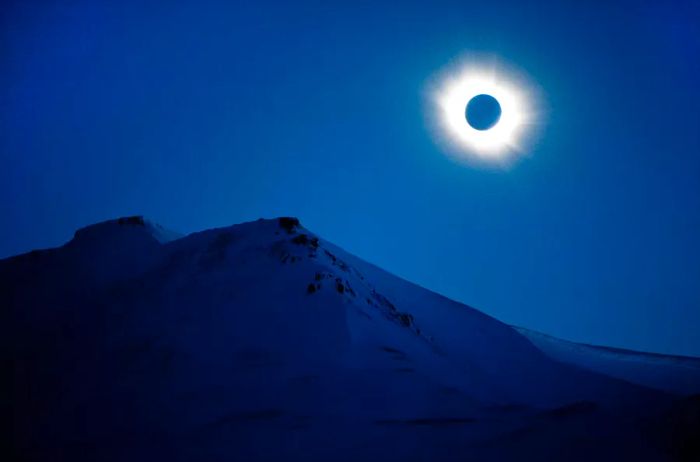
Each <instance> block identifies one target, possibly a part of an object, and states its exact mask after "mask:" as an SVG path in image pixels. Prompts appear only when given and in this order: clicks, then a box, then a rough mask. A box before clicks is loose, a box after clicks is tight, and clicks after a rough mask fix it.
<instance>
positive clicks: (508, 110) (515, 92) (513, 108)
mask: <svg viewBox="0 0 700 462" xmlns="http://www.w3.org/2000/svg"><path fill="white" fill-rule="evenodd" d="M534 93H535V92H534V91H533V90H531V86H530V85H529V84H527V83H526V82H525V81H524V79H523V78H522V77H520V76H519V74H517V73H515V72H513V71H508V70H506V69H505V68H504V67H503V66H502V65H499V66H497V65H494V64H493V63H491V64H489V65H485V64H483V63H480V62H478V60H465V61H462V62H460V63H459V65H454V66H451V67H450V68H448V69H447V70H446V71H443V72H442V73H441V74H440V75H439V76H438V77H437V78H436V79H435V81H434V82H433V83H432V85H431V88H430V105H431V114H432V119H433V121H434V123H433V125H434V127H433V131H434V132H435V135H436V136H437V138H438V139H439V141H440V142H441V144H442V145H443V146H445V147H446V149H447V151H448V152H449V153H450V154H451V155H453V156H454V157H455V158H457V159H458V160H479V161H485V162H497V163H504V162H508V161H512V160H513V158H514V157H517V156H518V155H519V154H524V153H525V151H526V149H527V148H528V146H529V143H530V142H531V140H532V136H531V135H532V132H533V128H534V126H535V125H536V124H537V123H538V120H539V116H538V115H537V111H536V110H535V96H534ZM479 98H483V99H484V100H486V99H487V98H490V99H491V100H495V102H489V103H490V104H495V105H496V106H498V110H500V113H499V114H498V115H497V117H495V116H493V118H494V120H495V121H493V122H492V123H489V124H487V125H484V126H479V125H478V124H476V123H473V122H470V120H468V119H469V114H468V112H467V113H466V114H465V111H468V109H469V108H468V106H469V105H472V104H473V101H474V100H478V99H479Z"/></svg>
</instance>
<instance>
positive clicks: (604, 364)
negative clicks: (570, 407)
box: [515, 327, 700, 395]
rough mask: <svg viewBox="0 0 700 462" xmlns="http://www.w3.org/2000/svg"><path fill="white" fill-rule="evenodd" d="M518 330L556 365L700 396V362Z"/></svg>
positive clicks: (681, 357) (671, 391)
mask: <svg viewBox="0 0 700 462" xmlns="http://www.w3.org/2000/svg"><path fill="white" fill-rule="evenodd" d="M515 329H516V330H517V331H518V332H520V333H521V334H523V335H524V336H525V337H527V338H528V339H529V340H530V341H531V342H532V343H533V344H534V345H535V346H536V347H538V348H539V349H540V350H542V351H543V352H544V353H545V354H546V355H548V356H549V357H551V358H552V359H554V360H556V361H560V362H563V363H567V364H572V365H575V366H578V367H581V368H584V369H588V370H591V371H595V372H600V373H603V374H606V375H609V376H611V377H617V378H619V379H623V380H627V381H629V382H632V383H636V384H639V385H643V386H646V387H650V388H656V389H659V390H665V391H668V392H670V393H676V394H680V395H692V394H696V393H698V392H700V390H698V384H700V358H692V357H688V356H673V355H661V354H656V353H643V352H640V351H632V350H625V349H621V348H610V347H602V346H594V345H587V344H583V343H575V342H568V341H566V340H561V339H557V338H554V337H551V336H549V335H546V334H542V333H540V332H535V331H533V330H529V329H525V328H522V327H515Z"/></svg>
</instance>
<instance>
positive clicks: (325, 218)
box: [0, 1, 700, 355]
mask: <svg viewBox="0 0 700 462" xmlns="http://www.w3.org/2000/svg"><path fill="white" fill-rule="evenodd" d="M141 3H142V2H133V3H130V2H122V1H119V2H117V1H114V2H94V1H84V2H83V1H70V2H68V1H65V2H32V1H22V2H16V3H14V4H12V3H8V2H3V7H2V8H0V104H1V105H2V111H0V216H2V226H0V257H4V256H9V255H12V254H16V253H20V252H25V251H28V250H30V249H33V248H40V247H48V246H56V245H59V244H61V243H63V242H65V241H66V240H68V239H69V238H70V237H71V235H72V233H73V231H74V230H75V229H76V228H78V227H80V226H83V225H86V224H89V223H92V222H96V221H100V220H104V219H108V218H113V217H116V216H121V215H127V214H144V215H147V216H149V217H151V218H152V219H154V220H155V221H158V222H160V223H161V224H163V225H165V226H167V227H171V228H174V229H177V230H180V231H183V232H191V231H197V230H201V229H204V228H210V227H214V226H223V225H228V224H233V223H237V222H240V221H246V220H251V219H256V218H258V217H260V216H265V217H272V216H277V215H296V216H298V217H300V219H301V220H302V223H303V224H305V225H306V226H307V227H308V228H310V229H312V230H313V231H316V232H317V233H319V234H320V235H322V236H323V237H325V238H327V239H329V240H331V241H333V242H335V243H337V244H339V245H341V246H343V247H345V248H346V249H347V250H349V251H351V252H353V253H355V254H357V255H359V256H361V257H364V258H366V259H367V260H369V261H372V262H374V263H376V264H378V265H379V266H382V267H384V268H386V269H388V270H390V271H392V272H394V273H396V274H398V275H400V276H403V277H405V278H407V279H409V280H411V281H414V282H417V283H419V284H421V285H423V286H425V287H428V288H430V289H433V290H435V291H437V292H440V293H443V294H445V295H447V296H450V297H452V298H455V299H457V300H460V301H463V302H466V303H468V304H471V305H473V306H475V307H477V308H479V309H481V310H483V311H485V312H486V313H489V314H491V315H493V316H496V317H497V318H499V319H501V320H503V321H506V322H509V323H514V324H518V325H522V326H526V327H530V328H534V329H538V330H541V331H544V332H547V333H550V334H553V335H556V336H560V337H564V338H568V339H572V340H577V341H586V342H593V343H600V344H607V345H613V346H620V347H628V348H635V349H643V350H654V351H660V352H668V353H680V354H695V355H700V334H699V333H700V238H699V237H698V236H700V84H699V83H698V82H700V28H698V24H699V23H700V7H698V6H693V3H694V2H690V1H689V2H674V1H653V2H614V1H613V2H552V3H549V4H547V3H541V2H523V1H513V2H510V3H504V2H487V1H478V2H466V1H462V2H440V1H430V2H409V1H402V2H396V3H382V2H379V1H372V2H357V1H353V2H347V3H346V4H341V3H335V2H324V1H318V2H306V3H304V2H281V3H278V4H272V3H264V2H259V1H251V2H228V4H225V3H223V2H222V3H220V4H215V3H207V2H201V1H200V2H189V3H177V2H167V3H168V4H169V5H168V6H165V4H163V5H157V4H156V5H153V4H151V5H150V6H144V5H142V4H141ZM143 3H145V2H143ZM566 3H570V4H571V5H568V6H567V5H566ZM574 3H576V4H577V5H576V6H572V5H573V4H574ZM695 3H697V2H695ZM465 52H483V53H489V54H493V55H496V56H498V57H499V58H500V59H502V60H503V61H504V62H506V63H508V64H510V65H513V66H515V67H518V68H520V69H522V70H524V71H525V72H526V73H527V74H528V75H529V77H530V79H532V80H533V81H534V82H536V83H537V84H538V85H539V86H540V88H541V89H542V91H543V93H544V95H545V98H546V103H547V105H548V107H549V109H550V111H549V116H548V119H547V122H548V123H547V125H546V127H545V128H544V131H543V133H542V136H541V137H540V139H539V143H538V144H537V145H536V146H534V147H533V149H532V150H531V152H530V153H529V154H530V155H529V157H528V158H526V159H524V160H522V161H521V162H518V163H517V164H515V165H514V166H513V167H512V168H510V169H509V170H497V169H483V168H473V167H465V166H462V165H458V164H456V163H454V162H452V161H450V160H449V158H448V157H446V156H445V155H444V154H443V153H442V152H441V151H440V149H439V148H438V146H436V144H435V143H434V140H433V138H432V137H431V134H430V132H429V130H428V128H427V127H426V124H425V111H424V109H425V107H424V100H423V97H424V89H425V85H426V82H427V81H428V79H429V78H430V77H431V76H432V75H433V74H434V73H435V72H436V71H439V70H440V69H441V68H443V67H444V66H445V65H446V64H447V63H448V62H449V61H450V60H452V59H454V58H457V57H459V56H460V55H461V54H463V53H465Z"/></svg>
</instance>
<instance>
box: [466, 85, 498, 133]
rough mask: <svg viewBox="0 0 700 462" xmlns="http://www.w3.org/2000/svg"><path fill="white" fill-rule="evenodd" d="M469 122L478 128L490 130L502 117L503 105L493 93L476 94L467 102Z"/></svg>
mask: <svg viewBox="0 0 700 462" xmlns="http://www.w3.org/2000/svg"><path fill="white" fill-rule="evenodd" d="M465 116H466V118H467V123H469V125H471V127H472V128H474V129H476V130H482V131H483V130H488V129H489V128H492V127H493V126H494V125H496V124H497V123H498V121H499V119H500V118H501V105H500V104H499V103H498V100H497V99H496V98H494V97H493V96H491V95H486V94H481V95H476V96H475V97H473V98H472V99H470V100H469V103H467V108H466V110H465Z"/></svg>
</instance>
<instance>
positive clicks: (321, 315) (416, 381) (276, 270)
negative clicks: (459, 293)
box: [0, 217, 673, 461]
mask: <svg viewBox="0 0 700 462" xmlns="http://www.w3.org/2000/svg"><path fill="white" fill-rule="evenodd" d="M0 306H2V313H1V314H2V325H1V326H0V329H1V330H0V334H1V335H0V348H1V351H2V359H3V361H5V362H6V363H7V364H11V365H12V370H13V382H12V386H11V390H10V393H9V394H8V395H7V396H4V397H3V403H2V405H3V408H8V409H9V415H11V416H12V427H13V430H14V433H13V434H14V438H13V443H14V450H15V451H16V452H17V453H18V455H19V457H20V458H22V459H23V460H130V461H133V460H153V459H166V458H167V459H170V460H305V461H308V460H359V459H364V460H382V461H387V460H472V459H473V460H515V459H518V460H522V459H521V458H520V457H519V456H518V455H519V454H523V453H527V454H530V455H532V457H533V458H534V459H535V460H590V459H592V458H596V459H598V460H619V459H620V458H628V457H629V458H631V457H634V458H636V459H637V460H670V459H669V457H670V456H669V454H671V453H670V452H669V451H668V448H667V447H666V446H665V445H664V444H665V443H664V441H662V440H661V439H658V440H657V439H654V438H644V439H640V438H641V434H642V433H643V432H645V431H648V426H645V425H646V424H645V425H641V423H640V422H650V421H654V419H656V417H657V416H658V415H661V413H663V412H664V410H665V409H666V408H667V407H670V406H672V405H673V398H672V396H670V395H668V394H666V393H663V392H661V391H655V390H652V389H650V388H647V387H642V386H638V385H633V384H631V383H628V382H627V381H623V380H618V379H616V378H614V377H611V376H608V375H604V374H600V373H598V372H594V371H591V370H585V369H582V368H580V367H574V366H571V365H567V364H563V363H561V362H560V361H556V360H553V359H552V358H550V357H549V356H548V354H545V353H543V352H542V351H541V350H540V348H539V345H538V346H535V345H533V344H532V343H531V341H529V340H528V339H527V338H526V337H524V336H523V335H521V334H520V333H519V332H517V331H516V330H515V329H513V328H511V327H510V326H508V325H506V324H503V323H501V322H500V321H498V320H496V319H493V318H491V317H489V316H487V315H485V314H483V313H481V312H479V311H477V310H475V309H473V308H470V307H467V306H465V305H462V304H459V303H456V302H454V301H451V300H448V299H446V298H444V297H441V296H439V295H437V294H435V293H433V292H430V291H428V290H426V289H423V288H421V287H418V286H416V285H414V284H411V283H409V282H407V281H404V280H402V279H400V278H397V277H395V276H393V275H391V274H389V273H386V272H384V271H382V270H381V269H379V268H376V267H374V266H373V265H371V264H368V263H366V262H364V261H362V260H360V259H358V258H356V257H353V256H352V255H350V254H348V253H346V252H344V251H343V250H341V249H339V248H338V247H336V246H334V245H332V244H331V243H329V242H327V241H325V240H323V239H320V238H318V237H317V236H315V235H314V234H313V233H311V232H309V231H308V230H306V229H304V228H303V227H302V226H301V225H300V224H299V222H298V220H296V219H293V218H279V219H274V220H258V221H255V222H251V223H243V224H240V225H235V226H231V227H227V228H221V229H214V230H208V231H204V232H200V233H194V234H191V235H189V236H186V237H180V238H178V236H177V235H176V234H174V233H170V232H168V231H166V230H164V229H162V228H161V227H159V226H157V225H154V224H152V223H150V222H148V221H146V220H143V219H142V218H140V217H127V218H122V219H118V220H112V221H109V222H105V223H100V224H97V225H93V226H90V227H87V228H84V229H83V230H79V231H78V232H76V235H75V237H74V239H73V240H71V241H70V242H69V243H67V244H66V245H64V246H63V247H60V248H57V249H51V250H46V251H35V252H31V253H29V254H25V255H20V256H17V257H13V258H10V259H6V260H2V261H0ZM650 419H651V420H650ZM582 438H583V439H582ZM639 441H643V443H640V442H639Z"/></svg>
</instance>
